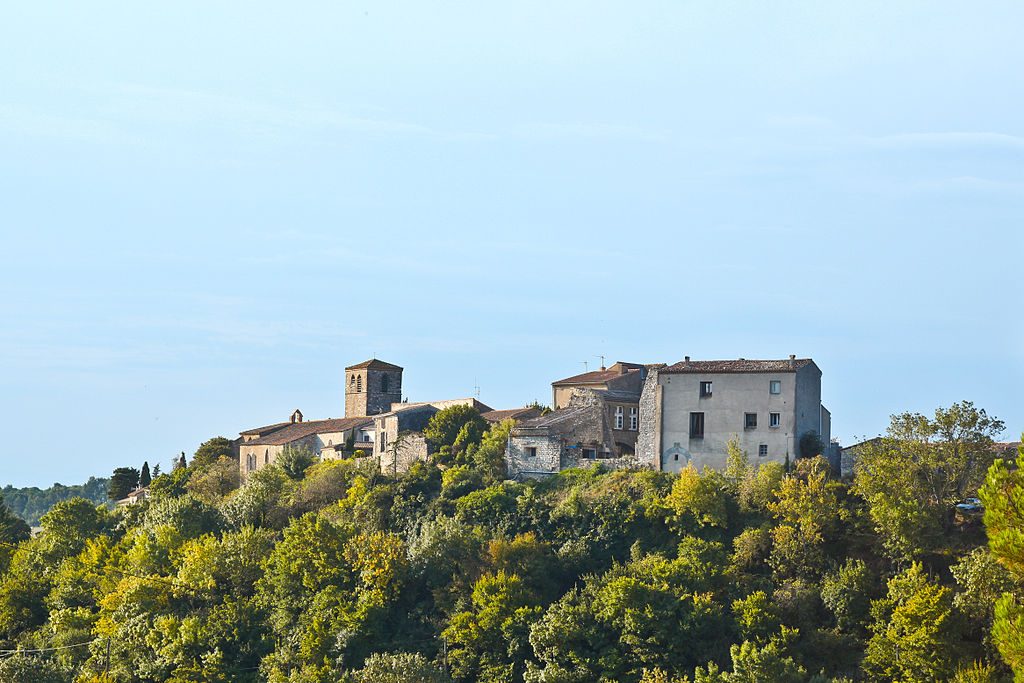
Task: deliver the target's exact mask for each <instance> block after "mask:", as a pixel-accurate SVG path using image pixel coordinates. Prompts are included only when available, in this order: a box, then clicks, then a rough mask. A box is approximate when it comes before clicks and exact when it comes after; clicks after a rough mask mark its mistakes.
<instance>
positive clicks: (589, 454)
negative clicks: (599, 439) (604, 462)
mask: <svg viewBox="0 0 1024 683" xmlns="http://www.w3.org/2000/svg"><path fill="white" fill-rule="evenodd" d="M583 457H584V458H586V459H587V460H596V459H597V450H596V449H594V448H584V449H583Z"/></svg>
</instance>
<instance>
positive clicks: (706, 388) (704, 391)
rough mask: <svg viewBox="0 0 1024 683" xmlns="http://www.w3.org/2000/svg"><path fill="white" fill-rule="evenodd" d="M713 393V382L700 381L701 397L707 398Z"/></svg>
mask: <svg viewBox="0 0 1024 683" xmlns="http://www.w3.org/2000/svg"><path fill="white" fill-rule="evenodd" d="M710 395H711V382H701V383H700V397H701V398H707V397H708V396H710Z"/></svg>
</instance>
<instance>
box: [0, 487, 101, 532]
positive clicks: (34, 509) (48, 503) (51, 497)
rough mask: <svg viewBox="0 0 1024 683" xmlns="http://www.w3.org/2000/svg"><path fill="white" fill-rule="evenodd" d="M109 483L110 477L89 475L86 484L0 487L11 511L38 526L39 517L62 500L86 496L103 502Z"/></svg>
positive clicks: (95, 501) (0, 494)
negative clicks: (43, 487)
mask: <svg viewBox="0 0 1024 683" xmlns="http://www.w3.org/2000/svg"><path fill="white" fill-rule="evenodd" d="M108 485H109V480H108V479H103V478H97V477H89V481H87V482H85V483H84V484H75V485H73V486H64V485H63V484H54V485H53V486H51V487H49V488H45V489H41V488H39V487H37V486H28V487H25V488H15V487H13V486H11V485H7V486H5V487H3V489H0V496H2V497H3V500H4V502H5V503H7V507H8V508H9V509H10V510H11V512H13V513H14V514H15V515H17V516H18V517H21V518H22V519H23V520H25V521H26V522H28V523H29V525H30V526H36V525H38V524H39V518H40V517H42V516H43V515H44V514H46V513H47V512H49V511H50V508H52V507H53V506H54V505H56V504H57V503H59V502H61V501H62V500H69V499H71V498H85V499H86V500H88V501H91V502H93V503H96V504H100V503H103V502H104V501H106V500H107V487H108Z"/></svg>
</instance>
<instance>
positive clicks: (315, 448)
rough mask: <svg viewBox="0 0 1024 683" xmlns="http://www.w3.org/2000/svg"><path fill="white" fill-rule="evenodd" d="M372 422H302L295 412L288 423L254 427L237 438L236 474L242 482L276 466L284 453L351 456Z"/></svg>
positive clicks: (363, 419) (300, 414) (366, 419)
mask: <svg viewBox="0 0 1024 683" xmlns="http://www.w3.org/2000/svg"><path fill="white" fill-rule="evenodd" d="M371 426H372V420H370V419H368V418H365V417H357V418H339V419H332V420H310V421H305V420H303V417H302V413H301V412H299V411H298V410H296V411H295V412H294V413H292V415H291V418H290V420H289V421H288V422H279V423H277V424H272V425H267V426H266V427H257V428H256V429H250V430H247V431H245V432H242V434H241V441H240V442H239V443H238V470H239V474H240V475H241V478H242V480H243V481H245V480H246V479H247V478H248V477H249V475H250V474H252V473H253V472H255V471H256V470H258V469H260V468H262V467H266V466H267V465H269V464H271V463H273V462H276V461H277V459H278V458H279V457H280V456H281V454H282V453H284V452H285V450H286V449H303V450H308V451H309V452H310V453H312V454H313V455H315V456H321V457H323V458H332V457H340V456H341V455H342V454H343V453H345V452H348V453H351V451H352V445H353V444H354V443H355V442H356V441H357V440H364V439H365V438H366V434H367V429H368V428H370V427H371Z"/></svg>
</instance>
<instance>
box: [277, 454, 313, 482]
mask: <svg viewBox="0 0 1024 683" xmlns="http://www.w3.org/2000/svg"><path fill="white" fill-rule="evenodd" d="M315 462H316V456H315V455H314V454H313V451H311V450H309V449H308V448H301V447H293V446H285V447H284V450H283V451H281V455H279V456H278V457H277V466H278V467H280V468H281V469H282V470H283V471H284V473H285V474H287V475H288V476H289V477H290V478H292V479H295V480H298V479H302V475H303V474H305V472H306V470H307V469H309V468H310V467H311V466H312V465H313V463H315Z"/></svg>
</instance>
